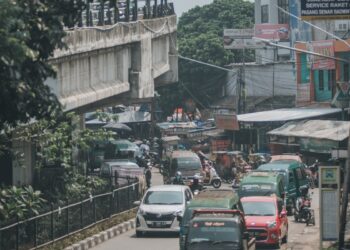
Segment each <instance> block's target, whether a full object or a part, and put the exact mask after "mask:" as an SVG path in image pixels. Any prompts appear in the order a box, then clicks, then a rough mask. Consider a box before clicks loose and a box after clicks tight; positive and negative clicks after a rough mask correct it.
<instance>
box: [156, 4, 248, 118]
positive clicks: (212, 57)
mask: <svg viewBox="0 0 350 250" xmlns="http://www.w3.org/2000/svg"><path fill="white" fill-rule="evenodd" d="M253 24H254V4H253V3H250V2H248V1H244V0H214V1H213V3H211V4H209V5H205V6H203V7H198V6H197V7H195V8H193V9H191V10H189V11H188V12H187V13H184V14H183V15H182V16H181V17H180V19H179V23H178V49H179V54H180V55H182V56H185V57H189V58H192V59H195V60H199V61H203V62H206V63H210V64H214V65H217V66H225V65H227V64H230V63H235V62H241V61H242V53H241V52H240V51H231V50H226V49H224V47H223V30H224V29H225V28H231V29H232V28H235V29H240V28H252V27H253ZM225 76H226V72H225V71H222V70H218V69H215V68H212V67H208V66H204V65H201V64H198V63H194V62H189V61H185V60H183V59H180V60H179V78H180V79H179V81H180V83H179V84H178V85H177V90H176V91H174V87H172V89H171V90H170V91H169V90H168V89H163V90H162V91H161V95H163V96H166V97H164V98H166V99H167V100H169V98H170V99H175V101H174V103H175V104H180V103H182V102H183V100H184V99H186V97H190V98H192V99H194V101H195V102H196V103H197V105H198V106H199V107H200V108H204V107H207V106H208V105H209V104H210V103H211V102H212V101H213V100H214V99H216V98H217V94H218V93H219V92H220V91H221V86H222V83H224V82H225ZM220 83H221V84H220ZM169 95H170V96H171V97H169ZM167 100H162V101H163V104H164V105H167V104H168V106H166V108H167V110H166V111H168V112H169V111H171V110H173V108H174V106H172V107H169V102H167ZM164 105H163V106H164Z"/></svg>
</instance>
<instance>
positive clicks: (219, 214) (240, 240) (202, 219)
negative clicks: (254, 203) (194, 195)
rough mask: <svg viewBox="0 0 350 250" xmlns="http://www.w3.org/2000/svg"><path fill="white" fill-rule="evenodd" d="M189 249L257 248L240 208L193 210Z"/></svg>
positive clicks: (248, 249)
mask: <svg viewBox="0 0 350 250" xmlns="http://www.w3.org/2000/svg"><path fill="white" fill-rule="evenodd" d="M186 249H187V250H209V249H210V250H255V238H254V237H251V236H250V234H249V233H248V231H247V228H246V224H245V220H244V214H243V213H242V212H241V211H239V210H215V209H207V210H205V209H201V210H195V211H194V212H193V217H192V219H191V221H190V223H189V228H188V236H187V238H186Z"/></svg>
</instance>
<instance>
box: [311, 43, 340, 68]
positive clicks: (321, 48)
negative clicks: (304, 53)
mask: <svg viewBox="0 0 350 250" xmlns="http://www.w3.org/2000/svg"><path fill="white" fill-rule="evenodd" d="M308 48H309V49H310V50H311V51H312V52H315V53H318V54H322V55H326V56H334V42H333V40H323V41H313V42H312V43H311V46H309V47H308ZM309 56H310V57H311V58H310V59H311V63H312V69H335V60H333V59H328V58H325V57H320V56H313V55H309Z"/></svg>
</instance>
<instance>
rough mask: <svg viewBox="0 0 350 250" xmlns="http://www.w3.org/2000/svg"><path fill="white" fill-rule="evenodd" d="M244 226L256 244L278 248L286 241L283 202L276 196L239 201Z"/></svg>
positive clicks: (286, 232)
mask: <svg viewBox="0 0 350 250" xmlns="http://www.w3.org/2000/svg"><path fill="white" fill-rule="evenodd" d="M241 202H242V205H243V211H244V215H245V221H246V226H247V229H248V232H249V233H250V234H251V236H254V237H255V238H256V244H259V245H274V246H276V247H280V245H281V244H282V243H287V240H288V218H287V211H286V210H285V206H284V202H283V200H282V199H280V198H278V197H276V196H250V197H243V198H242V199H241Z"/></svg>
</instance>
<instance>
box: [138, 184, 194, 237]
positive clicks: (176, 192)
mask: <svg viewBox="0 0 350 250" xmlns="http://www.w3.org/2000/svg"><path fill="white" fill-rule="evenodd" d="M191 199H192V192H191V190H190V189H189V188H188V187H187V186H185V185H161V186H154V187H151V188H150V189H148V190H147V192H146V193H145V195H144V197H143V198H142V201H137V202H135V203H134V204H135V205H139V206H140V207H139V210H138V212H137V215H136V236H137V237H140V236H141V235H142V234H143V233H146V232H179V230H180V227H179V222H178V220H177V216H182V215H183V213H184V211H185V207H186V204H187V202H189V201H190V200H191Z"/></svg>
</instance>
